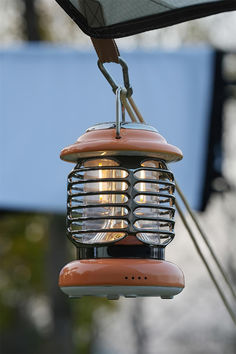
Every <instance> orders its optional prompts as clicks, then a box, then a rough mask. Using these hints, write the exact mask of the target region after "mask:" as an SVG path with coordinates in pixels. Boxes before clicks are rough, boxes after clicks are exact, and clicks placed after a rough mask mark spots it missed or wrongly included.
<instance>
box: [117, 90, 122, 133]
mask: <svg viewBox="0 0 236 354" xmlns="http://www.w3.org/2000/svg"><path fill="white" fill-rule="evenodd" d="M121 91H122V88H121V87H117V89H116V139H120V138H121V136H120V109H121V97H120V94H121Z"/></svg>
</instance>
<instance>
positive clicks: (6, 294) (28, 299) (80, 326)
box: [0, 213, 115, 354]
mask: <svg viewBox="0 0 236 354" xmlns="http://www.w3.org/2000/svg"><path fill="white" fill-rule="evenodd" d="M50 222H51V218H50V217H49V216H46V215H37V214H27V213H21V214H17V213H10V214H2V215H1V217H0V257H1V258H0V259H1V267H0V314H1V315H0V333H1V340H0V352H3V353H4V354H23V353H24V354H53V353H54V351H55V350H56V352H57V354H73V353H83V354H89V353H90V352H91V351H90V350H91V345H92V342H93V335H94V321H93V318H94V314H96V311H97V310H98V309H99V308H100V307H104V306H106V307H108V308H111V309H112V308H113V307H114V305H115V303H114V302H111V301H108V300H106V299H101V298H95V297H91V298H88V297H85V298H82V299H80V300H69V299H68V298H66V297H63V296H62V294H61V292H60V290H59V288H58V287H57V284H56V283H57V279H53V280H52V279H51V281H50V279H48V278H49V277H50V269H49V268H48V267H50V265H49V263H48V259H49V258H50V259H51V257H53V256H55V255H54V254H50V247H49V238H50V234H49V230H50ZM62 234H63V232H62ZM63 236H64V235H63ZM66 243H68V246H69V241H66ZM73 251H74V250H73ZM51 252H53V249H52V250H51ZM73 253H74V252H73ZM73 258H74V255H71V256H70V259H71V260H72V259H73ZM63 262H64V261H63ZM59 271H60V269H58V273H59ZM48 282H49V283H50V284H52V283H55V285H54V286H55V287H56V289H55V290H53V291H52V290H49V287H48ZM53 296H56V297H58V296H59V298H60V296H61V297H62V299H61V300H60V301H62V303H68V302H69V306H70V307H71V311H69V312H68V317H67V321H68V323H69V326H70V327H72V336H71V337H67V338H66V339H65V342H66V341H68V340H71V341H73V342H74V343H73V345H74V347H75V350H74V352H73V353H71V352H66V351H65V350H64V349H61V351H60V350H59V351H58V349H55V348H54V347H53V346H54V344H53V343H54V342H55V340H54V338H55V337H56V338H57V337H58V333H54V332H53V328H57V326H56V325H55V324H53V321H58V318H59V319H60V311H61V305H59V308H58V306H54V304H55V302H57V301H58V299H56V298H53ZM45 304H46V305H47V306H46V307H45ZM42 307H43V311H44V312H45V311H46V314H45V315H44V316H45V318H46V320H45V319H44V318H43V317H42V319H41V322H40V316H41V315H42V313H41V314H40V309H41V310H42ZM47 312H48V313H47ZM70 313H71V318H70ZM47 318H48V322H47ZM55 331H56V330H55ZM59 335H60V334H59ZM62 335H63V334H62ZM13 337H14V341H12V338H13ZM61 340H62V341H63V338H62V339H61ZM19 343H20V345H21V347H20V348H19ZM49 345H50V346H49ZM73 345H72V344H71V348H72V347H73ZM35 348H37V349H35ZM49 348H50V349H49ZM49 352H50V353H49Z"/></svg>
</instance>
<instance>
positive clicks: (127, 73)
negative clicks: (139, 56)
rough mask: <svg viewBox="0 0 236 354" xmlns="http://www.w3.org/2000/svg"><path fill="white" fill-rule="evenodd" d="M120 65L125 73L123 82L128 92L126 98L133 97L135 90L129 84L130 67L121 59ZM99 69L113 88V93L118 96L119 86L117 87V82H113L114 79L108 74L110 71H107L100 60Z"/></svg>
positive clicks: (119, 59) (119, 60)
mask: <svg viewBox="0 0 236 354" xmlns="http://www.w3.org/2000/svg"><path fill="white" fill-rule="evenodd" d="M118 63H119V64H120V65H121V67H122V72H123V80H124V85H125V88H126V90H127V96H126V97H131V96H132V94H133V89H132V87H131V86H130V82H129V71H128V65H127V64H126V62H125V61H124V60H123V59H121V58H118ZM97 64H98V67H99V69H100V71H101V72H102V74H103V75H104V76H105V78H106V79H107V81H108V82H109V84H110V85H111V87H112V91H113V92H114V93H115V94H116V92H117V89H118V86H117V85H116V83H115V81H114V80H113V78H112V77H111V75H110V74H109V73H108V71H107V70H106V69H105V67H104V65H103V63H102V62H101V61H100V60H98V63H97Z"/></svg>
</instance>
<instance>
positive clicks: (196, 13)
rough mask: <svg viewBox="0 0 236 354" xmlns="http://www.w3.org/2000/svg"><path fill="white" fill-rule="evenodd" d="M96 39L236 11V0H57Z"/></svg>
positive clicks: (126, 34)
mask: <svg viewBox="0 0 236 354" xmlns="http://www.w3.org/2000/svg"><path fill="white" fill-rule="evenodd" d="M56 1H57V2H58V4H59V5H61V6H62V8H63V9H64V10H65V11H66V12H67V13H68V15H69V16H70V17H71V18H72V19H73V20H74V21H75V22H76V23H77V24H78V26H79V27H80V28H81V29H82V30H83V31H84V32H85V33H86V34H88V35H89V36H91V37H94V38H120V37H126V36H130V35H133V34H137V33H141V32H145V31H149V30H153V29H157V28H162V27H167V26H170V25H174V24H177V23H180V22H185V21H188V20H193V19H196V18H200V17H204V16H209V15H213V14H217V13H220V12H225V11H232V10H236V0H163V1H162V0H115V1H112V0H56Z"/></svg>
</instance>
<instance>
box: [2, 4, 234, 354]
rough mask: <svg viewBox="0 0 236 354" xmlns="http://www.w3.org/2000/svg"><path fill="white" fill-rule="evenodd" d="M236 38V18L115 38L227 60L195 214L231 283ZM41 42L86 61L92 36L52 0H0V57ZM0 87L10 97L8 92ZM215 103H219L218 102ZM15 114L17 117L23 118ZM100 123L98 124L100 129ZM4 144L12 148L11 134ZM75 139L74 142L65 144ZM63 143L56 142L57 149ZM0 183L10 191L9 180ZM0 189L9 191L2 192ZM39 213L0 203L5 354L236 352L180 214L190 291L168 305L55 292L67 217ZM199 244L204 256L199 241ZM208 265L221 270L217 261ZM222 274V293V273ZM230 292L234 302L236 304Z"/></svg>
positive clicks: (124, 46) (181, 256) (147, 48)
mask: <svg viewBox="0 0 236 354" xmlns="http://www.w3.org/2000/svg"><path fill="white" fill-rule="evenodd" d="M235 38H236V13H235V12H232V13H225V14H220V15H215V16H211V17H208V18H204V19H200V20H195V21H190V22H187V23H183V24H179V25H175V26H172V27H169V28H166V29H159V30H155V31H151V32H147V33H142V34H139V35H136V36H132V37H129V38H123V39H119V40H117V44H118V46H119V48H120V51H121V56H123V54H124V56H125V53H130V52H132V51H137V50H138V51H143V52H145V53H149V52H155V51H157V50H163V51H164V52H167V53H170V52H171V53H174V52H175V51H178V50H179V48H182V47H189V46H191V47H193V46H194V48H198V47H199V48H201V47H202V46H209V47H210V48H214V49H217V51H218V52H220V53H221V54H222V62H221V65H222V66H221V68H222V73H221V74H222V80H223V82H224V88H223V95H224V100H223V101H222V102H223V106H222V112H221V118H222V120H221V123H222V127H220V130H221V137H222V141H221V143H222V152H223V160H222V161H221V163H222V166H221V171H220V174H219V175H218V176H215V177H217V178H215V179H212V181H211V182H212V184H213V185H210V186H207V187H206V186H205V185H204V187H205V189H204V188H203V190H204V193H205V194H206V193H207V194H208V196H209V199H208V198H206V195H203V199H204V198H205V199H204V200H205V201H206V203H205V205H204V207H203V206H202V207H201V208H198V209H202V211H198V216H199V219H200V222H201V224H202V226H203V228H204V229H205V230H206V232H207V233H208V234H209V240H210V243H211V245H212V247H213V249H214V251H215V252H216V254H217V256H218V257H219V258H220V261H221V263H222V264H223V267H224V269H225V271H226V272H227V274H228V276H229V278H230V280H231V282H232V283H233V284H234V286H235V284H236V273H235V269H236V259H235V249H236V241H235V228H236V215H235V207H236V190H235V188H236V157H235V151H236V122H235V116H236V89H235V82H236V43H235ZM35 42H36V43H37V44H38V45H40V44H42V42H44V43H47V45H52V46H59V47H60V46H61V47H63V48H64V47H65V46H66V47H69V48H71V49H73V50H75V51H76V52H78V53H79V54H80V53H81V55H82V54H84V53H91V55H92V53H93V48H92V46H91V43H90V39H89V37H88V36H86V35H85V34H84V33H82V32H81V31H80V29H79V28H78V27H77V26H76V25H75V24H74V23H73V21H72V20H71V19H70V18H69V17H68V16H67V15H66V14H65V13H64V11H63V10H62V9H61V8H60V7H59V6H58V5H57V3H56V2H54V1H53V0H51V1H48V0H11V1H8V0H1V1H0V46H1V48H0V51H1V60H2V61H3V60H4V58H6V53H9V51H12V50H15V49H16V48H22V47H24V46H29V45H30V44H32V45H36V44H35ZM94 58H95V57H94ZM91 79H92V78H88V82H87V83H83V85H89V84H90V82H89V81H90V80H91ZM131 80H132V78H131ZM0 85H2V84H1V77H0ZM1 90H4V87H3V86H2V88H1ZM1 90H0V92H3V91H1ZM45 90H46V88H45ZM32 95H33V92H32ZM219 99H220V100H222V97H220V98H219ZM36 109H37V108H36ZM65 112H66V110H65ZM3 114H4V109H3V106H2V107H0V115H2V117H1V121H2V122H3V124H2V126H1V128H0V131H1V136H3V135H5V134H6V133H5V131H4V116H3ZM18 114H19V117H20V116H21V112H18ZM32 119H33V117H32ZM65 119H66V117H65ZM102 120H107V119H102ZM102 120H101V119H98V122H100V121H102ZM218 124H220V123H218ZM12 128H13V127H12ZM183 129H184V128H183ZM5 138H6V139H9V141H10V140H11V134H10V133H9V136H8V135H7V136H6V137H5ZM72 142H73V141H68V144H70V143H72ZM63 143H64V142H61V141H60V142H58V144H59V146H61V148H62V147H64V146H63ZM2 149H3V150H2V151H1V155H7V151H4V146H3V147H2ZM58 155H59V150H58ZM11 157H13V156H11ZM56 158H58V157H57V156H55V159H56ZM42 160H43V156H42ZM7 161H8V165H7V166H6V165H2V166H0V169H2V168H3V167H5V168H8V170H9V171H11V173H12V175H13V176H15V178H17V176H18V175H20V173H21V170H20V165H17V161H16V160H15V159H14V158H13V159H11V158H9V159H8V160H7ZM15 166H17V168H15ZM189 168H190V167H189ZM199 168H200V166H199ZM13 180H14V179H13ZM2 182H3V185H4V180H1V183H2ZM65 183H66V176H65ZM204 183H205V182H204ZM25 184H26V185H27V180H26V181H25ZM3 188H9V187H7V186H6V185H4V187H3ZM61 189H62V190H63V189H64V190H66V186H65V184H64V185H63V184H62V185H61ZM212 191H214V193H212ZM26 192H28V193H29V191H26ZM41 193H43V191H42V192H41ZM65 193H66V192H65ZM204 193H203V194H204ZM36 209H37V208H32V210H30V208H20V207H17V206H15V208H14V206H12V205H11V207H7V205H6V204H5V205H4V203H2V204H1V214H0V254H1V258H0V265H1V267H0V354H54V353H57V354H77V353H82V354H87V353H91V354H121V353H126V354H136V353H137V354H141V353H142V354H143V353H146V354H165V353H170V354H172V353H173V354H178V353H181V354H185V353H186V354H195V353H196V354H200V353H209V354H210V353H212V354H218V353H219V354H222V353H225V354H233V353H235V350H236V337H235V327H234V324H233V322H232V320H231V318H230V316H229V315H228V313H227V312H226V310H225V308H224V306H223V304H222V302H221V300H220V298H219V295H218V294H217V293H216V291H215V288H214V285H213V283H212V281H211V279H210V278H209V276H208V274H207V272H206V270H205V268H204V265H203V264H202V262H201V260H200V259H199V256H198V254H197V253H196V251H195V249H194V247H193V245H192V243H191V240H190V239H189V237H188V235H187V233H186V231H185V229H184V228H183V226H182V224H181V221H180V220H179V218H178V216H177V218H176V235H177V236H176V238H175V241H174V242H173V243H172V244H173V245H172V244H171V245H170V246H169V248H168V251H167V260H170V261H173V262H174V263H177V264H178V265H179V266H180V267H181V269H182V270H183V271H184V273H185V277H186V289H185V290H184V291H183V293H182V294H180V295H178V296H177V297H176V298H175V299H174V300H171V301H167V300H161V299H159V298H158V299H155V298H154V299H152V298H150V299H142V298H140V299H120V300H118V301H109V300H106V299H99V298H83V299H81V300H69V299H68V298H67V297H66V296H65V295H64V294H62V293H61V292H60V289H59V288H58V286H57V279H58V274H59V271H60V269H61V267H62V266H64V265H65V264H66V262H68V261H70V260H73V259H75V250H74V247H73V246H72V245H70V242H69V241H68V240H67V239H66V236H65V214H63V213H62V212H57V213H54V211H55V209H53V208H52V210H50V207H49V208H48V210H47V212H46V209H45V210H43V211H42V210H36ZM203 209H204V210H203ZM199 242H200V241H199ZM202 247H203V249H204V245H203V244H202ZM204 253H205V255H206V256H207V257H208V258H209V262H210V263H211V258H210V255H209V254H208V252H207V250H205V249H204ZM212 267H213V269H214V270H215V271H216V272H217V270H216V269H215V268H214V265H213V264H212ZM216 274H217V277H218V279H219V281H220V282H221V284H222V286H223V288H224V283H223V280H222V279H221V277H220V274H218V273H216ZM225 290H226V296H227V298H228V300H229V302H230V303H231V304H232V306H235V304H233V300H232V298H231V296H230V294H229V293H228V292H227V289H226V288H225ZM234 308H235V307H234Z"/></svg>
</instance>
